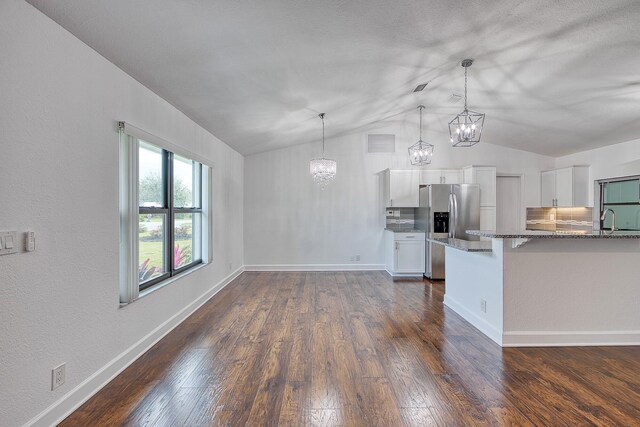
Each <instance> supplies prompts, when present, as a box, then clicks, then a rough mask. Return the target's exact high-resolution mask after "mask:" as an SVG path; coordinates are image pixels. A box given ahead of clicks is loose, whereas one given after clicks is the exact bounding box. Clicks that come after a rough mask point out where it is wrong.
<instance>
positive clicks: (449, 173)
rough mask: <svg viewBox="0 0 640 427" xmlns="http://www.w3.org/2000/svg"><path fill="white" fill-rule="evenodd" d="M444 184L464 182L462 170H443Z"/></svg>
mask: <svg viewBox="0 0 640 427" xmlns="http://www.w3.org/2000/svg"><path fill="white" fill-rule="evenodd" d="M442 183H443V184H462V171H460V170H458V169H444V170H443V171H442Z"/></svg>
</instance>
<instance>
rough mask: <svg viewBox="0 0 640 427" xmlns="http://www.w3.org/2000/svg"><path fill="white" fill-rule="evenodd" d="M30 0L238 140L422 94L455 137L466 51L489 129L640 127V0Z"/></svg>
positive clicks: (358, 123) (307, 128)
mask: <svg viewBox="0 0 640 427" xmlns="http://www.w3.org/2000/svg"><path fill="white" fill-rule="evenodd" d="M29 3H31V4H33V5H34V6H36V7H37V8H38V9H40V10H42V11H43V12H44V13H45V14H47V15H48V16H50V17H51V18H53V19H54V20H55V21H57V22H58V23H60V24H61V25H62V26H63V27H65V28H66V29H68V30H69V31H70V32H71V33H73V34H74V35H76V36H77V37H78V38H80V39H81V40H83V41H84V42H85V43H87V44H88V45H89V46H91V47H92V48H94V49H95V50H96V51H98V52H99V53H100V54H102V55H103V56H105V57H106V58H107V59H109V60H110V61H112V62H113V63H114V64H116V65H117V66H119V67H120V68H122V69H123V70H124V71H126V72H127V73H129V74H130V75H132V76H133V77H134V78H136V79H137V80H139V81H140V82H142V83H143V84H144V85H146V86H147V87H149V88H150V89H152V90H153V91H154V92H156V93H157V94H159V95H160V96H162V97H163V98H165V99H166V100H168V101H169V102H171V103H172V104H173V105H175V106H176V107H178V108H179V109H180V110H181V111H183V112H184V113H185V114H187V115H188V116H189V117H191V118H192V119H193V120H194V121H196V122H197V123H199V124H200V125H201V126H203V127H204V128H206V129H207V130H209V131H210V132H212V133H213V134H215V135H216V136H217V137H219V138H220V139H222V140H223V141H225V142H226V143H228V144H229V145H231V146H232V147H234V148H235V149H237V150H238V151H239V152H241V153H242V154H251V153H257V152H262V151H267V150H272V149H277V148H281V147H285V146H290V145H294V144H302V143H307V142H311V141H317V140H318V139H319V134H320V121H319V119H318V118H317V116H316V115H317V114H318V113H320V112H326V113H327V119H326V122H327V136H328V137H331V136H334V135H341V134H348V133H353V132H360V131H362V130H363V129H365V128H366V127H367V126H368V125H370V124H376V125H377V124H379V123H381V122H383V124H386V123H390V124H397V123H401V124H402V125H407V124H410V125H411V126H414V123H415V122H417V117H418V115H417V111H416V110H415V108H416V106H417V105H418V104H420V103H424V104H425V105H426V106H427V110H426V116H425V130H426V135H427V137H428V138H430V139H431V142H434V143H436V144H438V143H440V142H441V143H446V142H447V141H448V134H447V126H446V125H447V122H448V121H449V120H450V119H451V118H452V117H453V116H454V115H455V114H457V113H458V112H459V110H461V108H462V102H460V103H458V104H451V103H449V102H448V98H449V97H450V95H451V94H452V93H453V92H456V93H458V94H460V93H462V92H463V72H462V68H461V67H460V65H459V61H460V60H461V59H463V58H465V57H471V58H474V59H475V60H476V62H475V64H474V65H473V67H471V68H470V70H469V106H470V108H471V109H474V110H477V111H482V112H484V113H486V114H487V118H486V121H485V130H484V133H483V141H485V142H490V143H494V144H500V145H505V146H510V147H513V148H519V149H523V150H527V151H532V152H536V153H541V154H547V155H553V156H559V155H563V154H568V153H572V152H576V151H582V150H585V149H589V148H595V147H599V146H604V145H608V144H613V143H616V142H622V141H628V140H631V139H636V138H638V137H639V135H640V24H638V23H639V22H640V1H638V0H624V1H623V0H569V1H562V2H559V1H557V0H551V1H539V0H521V1H516V0H497V1H486V0H484V1H483V0H428V1H427V0H403V1H400V0H396V1H389V0H333V1H327V0H325V1H303V0H268V1H265V0H263V1H260V0H253V1H243V0H220V1H205V0H136V1H129V0H110V1H104V0H29ZM425 82H429V85H428V86H427V88H426V89H425V91H424V92H421V93H419V94H413V93H412V90H413V88H414V87H415V86H416V85H418V84H420V83H425ZM416 133H417V129H416ZM412 142H414V141H406V143H407V145H409V144H410V143H412Z"/></svg>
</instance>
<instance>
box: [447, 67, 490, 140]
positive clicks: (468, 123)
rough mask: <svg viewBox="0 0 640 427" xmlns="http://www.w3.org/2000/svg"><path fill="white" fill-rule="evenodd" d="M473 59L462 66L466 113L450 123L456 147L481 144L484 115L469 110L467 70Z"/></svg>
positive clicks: (450, 130) (450, 133) (451, 136)
mask: <svg viewBox="0 0 640 427" xmlns="http://www.w3.org/2000/svg"><path fill="white" fill-rule="evenodd" d="M471 64H473V59H464V60H463V61H462V63H461V64H460V65H462V67H463V68H464V111H463V112H462V113H460V114H458V115H457V116H456V117H455V118H454V119H453V120H451V121H450V122H449V137H450V139H451V143H452V144H453V146H454V147H471V146H473V145H476V144H477V143H478V142H480V136H481V134H482V126H483V125H484V114H483V113H478V112H476V111H471V110H469V109H468V108H467V68H469V67H470V66H471Z"/></svg>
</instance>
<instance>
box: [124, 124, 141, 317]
mask: <svg viewBox="0 0 640 427" xmlns="http://www.w3.org/2000/svg"><path fill="white" fill-rule="evenodd" d="M119 156H120V165H119V169H120V171H119V179H120V180H119V187H120V196H119V197H120V202H119V207H120V247H119V263H120V264H119V290H120V303H124V304H127V303H130V302H131V301H134V300H136V299H137V298H138V295H139V284H138V280H139V278H138V140H137V139H136V138H134V137H132V136H129V135H127V134H126V133H124V131H123V130H122V129H121V130H120V149H119Z"/></svg>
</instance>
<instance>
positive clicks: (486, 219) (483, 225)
mask: <svg viewBox="0 0 640 427" xmlns="http://www.w3.org/2000/svg"><path fill="white" fill-rule="evenodd" d="M480 229H481V230H489V231H496V208H495V207H494V206H484V207H481V208H480ZM504 231H509V230H504Z"/></svg>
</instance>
